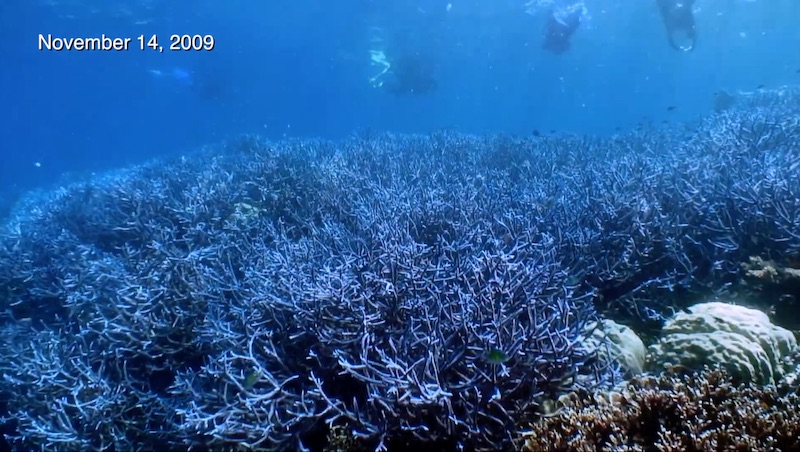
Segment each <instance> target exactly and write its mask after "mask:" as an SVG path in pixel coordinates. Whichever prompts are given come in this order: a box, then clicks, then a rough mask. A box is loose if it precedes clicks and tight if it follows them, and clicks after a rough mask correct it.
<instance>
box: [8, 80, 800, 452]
mask: <svg viewBox="0 0 800 452" xmlns="http://www.w3.org/2000/svg"><path fill="white" fill-rule="evenodd" d="M798 99H800V94H798V93H797V92H795V91H792V90H785V91H782V92H777V93H771V94H769V95H767V94H759V95H758V97H756V96H753V97H750V98H745V99H741V100H740V101H739V102H738V103H737V104H736V106H735V108H732V109H730V110H728V111H726V112H724V113H722V114H720V115H717V116H714V117H711V118H708V119H707V120H705V121H704V122H703V123H702V124H700V125H699V126H697V127H696V128H694V129H689V128H688V127H686V128H684V127H676V128H667V129H653V130H641V131H637V132H634V133H631V134H625V135H620V136H615V137H611V138H602V139H601V138H582V137H545V138H514V137H488V138H487V137H473V136H466V135H459V134H454V133H447V132H441V133H435V134H432V135H430V136H392V135H377V136H368V137H357V138H352V139H349V140H346V141H344V142H339V143H334V142H328V141H311V140H295V141H284V142H280V143H265V142H262V141H260V140H257V139H254V138H245V139H242V140H241V141H238V142H234V143H229V144H227V145H225V146H224V147H222V148H217V149H209V150H205V151H203V152H200V153H198V154H197V155H193V156H189V157H185V158H177V159H174V160H171V161H160V162H155V163H153V164H149V165H143V166H140V167H136V168H131V169H127V170H125V171H120V172H117V173H113V174H108V175H106V176H103V177H101V178H94V179H91V180H87V181H83V182H74V183H71V184H69V185H66V186H64V187H62V188H60V189H58V190H55V191H53V192H50V193H44V194H38V195H30V196H29V197H28V198H26V199H24V200H23V201H22V202H21V203H20V204H19V205H18V206H17V207H16V209H15V211H14V212H13V214H12V218H11V219H10V221H9V222H8V224H6V225H5V227H4V230H3V233H2V237H1V238H0V297H1V299H2V300H3V312H5V315H4V320H3V321H2V324H0V331H1V334H2V341H1V342H0V343H1V344H2V345H0V373H2V375H3V380H2V390H3V391H4V393H7V394H8V399H9V403H8V413H7V414H6V416H5V417H6V419H8V420H13V421H14V422H15V423H16V430H15V431H16V433H12V434H10V435H9V438H10V439H11V441H12V442H14V444H16V445H17V446H19V447H22V448H48V449H60V450H74V449H78V448H81V449H87V450H105V449H108V448H115V449H125V450H127V449H131V448H137V447H138V448H141V449H143V450H145V449H159V448H173V449H174V448H181V447H182V448H195V449H196V448H202V447H209V448H214V449H218V448H226V447H236V446H245V447H266V448H274V449H294V448H300V447H312V446H315V447H318V446H319V445H320V444H319V442H318V438H319V437H320V436H321V437H324V434H325V432H326V431H327V429H328V426H346V428H347V429H350V430H351V431H352V432H353V434H354V435H355V436H356V437H358V438H362V439H363V441H364V443H365V444H368V445H370V446H371V447H375V448H383V447H388V448H392V447H393V446H396V445H398V444H407V443H409V442H413V441H424V442H437V444H440V445H441V447H443V448H447V447H453V448H455V447H461V448H467V449H471V448H490V449H492V448H494V449H498V448H505V447H508V446H509V445H510V444H511V442H512V440H513V439H514V438H515V435H516V432H517V427H518V426H519V425H520V424H521V423H522V422H523V421H524V420H525V419H526V418H528V417H531V416H533V415H534V414H535V412H536V411H537V410H538V407H539V405H540V403H541V402H542V401H543V400H544V399H551V398H554V397H556V396H557V395H558V394H560V393H561V392H562V391H563V390H565V389H569V388H570V387H572V386H574V385H575V384H581V385H586V386H594V385H599V384H604V383H606V382H607V381H609V380H610V379H611V378H612V377H613V376H614V370H613V368H608V367H606V365H605V363H601V362H599V361H598V359H597V357H596V356H594V355H593V354H592V353H590V352H588V351H587V350H586V349H584V348H583V346H582V343H581V337H582V333H583V330H584V328H585V326H586V325H587V324H589V323H590V322H592V321H593V320H596V318H597V312H598V310H600V311H605V312H606V313H608V314H609V315H614V316H617V317H621V318H623V319H626V320H628V321H635V322H641V323H643V324H655V325H656V326H657V325H658V323H659V320H660V319H661V318H663V316H664V315H667V314H668V313H669V312H670V311H671V310H672V309H675V308H678V307H681V306H682V304H681V303H685V302H686V301H687V300H688V299H690V298H691V295H692V294H694V293H702V292H706V291H708V290H714V289H718V288H720V287H724V286H725V285H726V284H728V283H731V282H734V281H736V280H737V279H738V278H739V277H740V272H741V271H742V270H741V266H740V264H741V263H742V262H745V261H747V259H748V258H749V257H750V256H756V255H757V256H763V257H764V258H769V259H776V260H781V259H784V260H785V259H788V258H790V257H792V256H796V255H797V254H798V253H799V252H800V196H798V193H800V175H799V174H798V173H800V171H797V167H798V163H797V162H798V160H797V157H796V155H797V149H798V148H799V147H800V112H798V107H797V105H798ZM498 357H499V358H500V359H498Z"/></svg>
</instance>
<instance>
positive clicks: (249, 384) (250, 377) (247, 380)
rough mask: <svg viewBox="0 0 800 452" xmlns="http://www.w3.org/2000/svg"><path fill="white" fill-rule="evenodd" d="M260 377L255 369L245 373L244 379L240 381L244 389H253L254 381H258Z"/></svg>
mask: <svg viewBox="0 0 800 452" xmlns="http://www.w3.org/2000/svg"><path fill="white" fill-rule="evenodd" d="M260 379H261V374H260V373H258V372H256V371H254V372H250V373H249V374H247V375H246V376H245V377H244V381H243V382H242V387H243V388H244V389H245V390H246V391H249V390H251V389H253V386H255V385H256V383H258V380H260Z"/></svg>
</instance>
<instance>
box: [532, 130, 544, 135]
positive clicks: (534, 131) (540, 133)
mask: <svg viewBox="0 0 800 452" xmlns="http://www.w3.org/2000/svg"><path fill="white" fill-rule="evenodd" d="M532 133H533V136H535V137H540V136H542V132H539V130H538V129H533V132H532Z"/></svg>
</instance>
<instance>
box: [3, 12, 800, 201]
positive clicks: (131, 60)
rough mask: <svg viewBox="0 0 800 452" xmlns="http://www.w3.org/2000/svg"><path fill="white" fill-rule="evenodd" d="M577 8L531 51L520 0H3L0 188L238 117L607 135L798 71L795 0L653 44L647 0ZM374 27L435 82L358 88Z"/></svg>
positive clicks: (350, 128)
mask: <svg viewBox="0 0 800 452" xmlns="http://www.w3.org/2000/svg"><path fill="white" fill-rule="evenodd" d="M92 3H94V4H97V5H96V6H91V4H92ZM448 3H450V4H451V8H450V9H449V10H448V8H447V5H448ZM123 4H127V5H126V6H122V5H123ZM587 6H588V8H589V12H590V15H591V19H590V21H589V22H588V23H587V24H585V26H583V27H582V28H581V29H580V30H579V31H578V33H577V35H576V38H575V40H574V42H573V48H572V50H571V51H570V52H569V53H567V54H564V55H552V54H548V53H546V52H545V51H544V50H542V49H541V40H542V35H543V18H542V17H541V15H531V14H527V13H526V12H525V5H524V1H509V0H491V1H489V0H470V1H463V0H452V1H450V2H447V1H438V0H426V1H411V0H395V1H367V0H340V1H336V2H331V1H320V0H270V1H266V0H265V1H245V0H233V1H225V2H220V1H212V0H175V1H172V0H171V1H167V0H162V1H156V0H151V1H144V2H139V3H134V2H111V1H106V2H89V1H88V0H86V2H85V3H82V2H77V1H69V0H63V1H60V2H59V1H58V0H53V1H51V2H38V1H37V0H29V1H28V0H26V1H21V0H4V2H3V3H2V5H1V6H0V67H1V68H2V69H1V70H0V101H1V102H2V111H3V112H4V113H3V116H2V119H1V120H0V157H1V159H0V192H3V191H19V190H21V189H25V188H29V187H33V186H40V185H45V184H50V183H53V182H54V181H55V180H57V179H58V178H59V176H60V175H61V174H63V173H65V172H85V171H94V170H99V169H105V168H111V167H117V166H121V165H125V164H128V163H134V162H139V161H143V160H145V159H148V158H151V157H154V156H158V155H161V154H166V153H178V152H186V151H190V150H192V149H196V148H198V147H200V146H203V145H206V144H213V143H214V142H218V141H220V140H223V139H225V138H229V137H233V136H236V135H237V134H241V133H258V134H261V135H265V136H267V137H270V138H276V139H277V138H280V137H283V136H320V137H329V138H337V137H342V136H346V135H348V134H351V133H354V132H359V131H363V130H366V129H379V130H391V131H397V132H427V131H430V130H432V129H437V128H455V129H458V130H461V131H465V132H475V133H483V132H509V133H518V134H527V133H531V132H532V131H533V130H540V131H543V132H545V131H550V130H551V129H552V130H558V131H568V132H578V133H593V134H605V133H611V132H613V131H614V130H615V129H617V128H621V129H622V130H625V129H630V128H632V127H636V125H637V124H639V123H641V122H662V121H686V120H693V119H696V118H699V117H701V116H703V115H705V114H707V113H709V112H710V110H711V106H712V98H713V93H714V92H715V91H717V90H719V89H726V90H753V89H756V87H757V86H759V85H765V86H767V87H771V86H777V85H782V84H794V83H797V82H798V81H799V80H800V73H798V70H799V69H800V27H798V26H797V18H798V17H800V1H797V0H768V1H767V0H761V1H758V2H748V1H744V0H725V1H719V0H698V2H697V7H698V9H699V10H700V11H698V13H697V21H698V27H699V35H700V38H699V43H698V47H697V49H696V51H695V52H693V53H679V52H676V51H673V50H671V49H670V48H669V47H668V46H667V43H666V39H665V33H664V30H663V27H662V23H661V21H660V18H659V17H658V14H657V12H656V8H655V5H654V4H653V2H652V1H650V0H637V1H633V0H617V1H615V2H609V1H604V0H588V1H587ZM137 22H146V23H139V24H137ZM376 29H379V32H376V31H375V30H376ZM40 33H41V34H47V33H52V34H53V35H57V36H64V37H86V36H96V35H99V34H101V33H105V34H107V35H110V36H115V37H131V38H135V37H136V36H138V35H140V34H143V35H145V36H150V35H152V34H154V33H155V34H158V35H159V36H160V37H161V39H162V42H163V41H166V39H167V36H168V35H170V34H173V33H178V34H196V33H197V34H211V35H213V36H214V37H215V39H216V48H215V50H214V51H212V52H193V53H192V52H184V53H178V52H165V53H161V54H158V53H155V52H152V51H145V52H142V51H140V50H137V49H135V48H134V49H131V50H130V51H127V52H117V53H113V52H60V53H57V52H40V51H38V50H37V40H38V35H39V34H40ZM376 33H378V34H380V35H381V36H383V37H385V38H386V39H388V40H389V41H390V43H391V45H392V46H393V47H394V48H404V49H405V51H408V52H420V53H423V54H424V55H425V57H426V59H427V60H428V61H431V62H432V64H434V66H435V71H436V75H437V78H438V84H439V89H438V90H437V91H435V92H433V93H431V94H428V95H425V96H394V95H392V94H390V93H388V92H386V91H382V90H379V89H375V88H373V87H371V86H370V85H369V83H368V79H369V77H370V76H372V75H374V74H375V72H376V69H375V68H374V67H372V66H370V60H369V50H370V49H371V48H374V47H375V46H374V44H371V42H370V39H371V38H374V37H375V35H376ZM134 42H135V40H134ZM134 47H136V46H134ZM174 68H179V69H182V70H186V71H191V72H192V73H193V77H195V78H196V79H198V80H202V81H203V82H204V83H205V84H207V85H208V86H211V87H213V88H214V93H213V94H214V96H209V95H199V93H198V92H197V90H196V89H192V87H191V86H188V85H187V84H186V83H183V82H182V81H181V80H177V79H172V78H169V77H154V76H153V74H152V73H150V72H149V71H150V70H154V69H155V70H161V71H170V70H172V69H174ZM206 94H207V93H206ZM669 107H675V108H674V109H669ZM37 163H38V165H37Z"/></svg>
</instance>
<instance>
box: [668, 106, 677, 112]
mask: <svg viewBox="0 0 800 452" xmlns="http://www.w3.org/2000/svg"><path fill="white" fill-rule="evenodd" d="M676 108H678V107H676V106H674V105H670V106H669V107H667V111H673V110H675V109H676Z"/></svg>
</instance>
